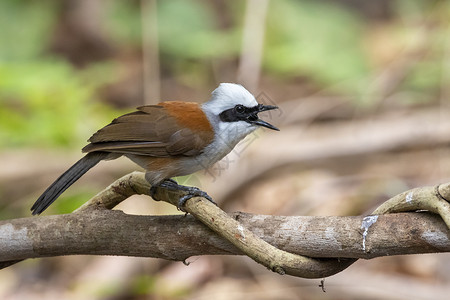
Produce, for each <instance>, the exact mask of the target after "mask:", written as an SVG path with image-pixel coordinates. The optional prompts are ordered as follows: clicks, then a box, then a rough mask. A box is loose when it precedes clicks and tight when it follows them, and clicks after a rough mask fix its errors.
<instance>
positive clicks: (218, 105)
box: [203, 83, 258, 115]
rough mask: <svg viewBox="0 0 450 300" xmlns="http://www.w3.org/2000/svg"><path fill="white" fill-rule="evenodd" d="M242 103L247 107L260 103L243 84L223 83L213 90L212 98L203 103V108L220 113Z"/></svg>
mask: <svg viewBox="0 0 450 300" xmlns="http://www.w3.org/2000/svg"><path fill="white" fill-rule="evenodd" d="M238 104H242V105H244V106H246V107H253V106H256V105H258V102H256V99H255V97H254V96H253V95H252V94H251V93H250V92H249V91H247V90H246V89H245V88H244V87H243V86H242V85H240V84H235V83H221V84H220V85H219V87H218V88H216V89H215V90H214V91H213V92H212V97H211V100H209V101H208V102H206V103H205V104H203V109H204V110H205V111H208V112H209V113H213V114H215V115H219V114H220V113H221V112H223V111H224V110H227V109H230V108H233V107H235V106H236V105H238Z"/></svg>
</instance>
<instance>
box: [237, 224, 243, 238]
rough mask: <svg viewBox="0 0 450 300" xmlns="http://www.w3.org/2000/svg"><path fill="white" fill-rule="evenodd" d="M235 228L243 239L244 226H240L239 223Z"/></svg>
mask: <svg viewBox="0 0 450 300" xmlns="http://www.w3.org/2000/svg"><path fill="white" fill-rule="evenodd" d="M237 230H238V231H239V234H240V235H241V237H242V239H243V240H244V241H245V233H244V227H242V225H240V224H239V225H238V227H237Z"/></svg>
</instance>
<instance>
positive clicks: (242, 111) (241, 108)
mask: <svg viewBox="0 0 450 300" xmlns="http://www.w3.org/2000/svg"><path fill="white" fill-rule="evenodd" d="M234 109H235V110H236V112H237V113H240V114H243V113H244V112H245V107H244V106H243V105H236V106H235V108H234Z"/></svg>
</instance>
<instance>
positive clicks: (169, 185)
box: [150, 179, 217, 211]
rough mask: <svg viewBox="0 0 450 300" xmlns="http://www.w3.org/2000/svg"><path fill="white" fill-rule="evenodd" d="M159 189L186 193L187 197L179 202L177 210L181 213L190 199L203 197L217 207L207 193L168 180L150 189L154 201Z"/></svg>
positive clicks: (183, 197)
mask: <svg viewBox="0 0 450 300" xmlns="http://www.w3.org/2000/svg"><path fill="white" fill-rule="evenodd" d="M157 187H162V188H166V189H168V190H172V191H183V192H186V195H184V196H182V197H181V198H180V199H179V200H178V205H177V209H178V210H181V211H184V209H183V207H184V205H185V204H186V201H188V200H189V199H191V198H194V197H203V198H205V199H207V200H208V201H209V202H211V203H213V204H214V205H217V204H216V202H214V201H213V199H212V198H211V197H210V196H209V195H208V194H207V193H206V192H204V191H202V190H200V189H199V188H197V187H192V186H185V185H181V184H178V183H177V182H176V181H175V180H173V179H166V180H164V181H163V182H161V183H160V184H159V185H156V186H152V187H151V188H150V196H151V197H152V198H153V199H155V197H153V196H154V195H155V192H156V188H157Z"/></svg>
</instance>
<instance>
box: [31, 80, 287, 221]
mask: <svg viewBox="0 0 450 300" xmlns="http://www.w3.org/2000/svg"><path fill="white" fill-rule="evenodd" d="M277 108H278V107H276V106H272V105H263V104H258V102H257V101H256V99H255V97H254V96H253V95H252V94H251V93H250V92H249V91H247V90H246V89H245V88H244V87H243V86H241V85H238V84H233V83H221V84H220V85H219V87H218V88H216V89H215V90H214V91H213V92H212V96H211V99H210V100H209V101H208V102H206V103H203V104H198V103H194V102H179V101H170V102H161V103H159V104H157V105H148V106H141V107H138V108H137V111H135V112H132V113H128V114H125V115H123V116H120V117H118V118H116V119H114V120H113V121H112V122H111V123H110V124H109V125H107V126H105V127H103V128H102V129H100V130H98V131H97V132H96V133H95V134H94V135H92V137H91V138H90V139H89V140H88V142H89V144H88V145H87V146H85V147H84V148H83V149H82V151H83V152H85V153H87V154H86V155H85V156H84V157H83V158H81V159H80V160H79V161H78V162H76V163H75V164H74V165H73V166H72V167H70V168H69V169H68V170H67V171H66V172H64V173H63V174H62V175H61V176H60V177H59V178H58V179H56V181H55V182H54V183H53V184H52V185H50V186H49V187H48V188H47V190H46V191H45V192H44V193H43V194H42V195H41V196H40V197H39V199H38V200H37V201H36V202H35V203H34V205H33V206H32V208H31V211H32V213H33V215H36V214H40V213H42V212H43V211H44V210H45V209H46V208H47V207H48V206H49V205H50V204H52V203H53V202H54V201H55V200H56V199H57V198H58V197H59V195H61V193H63V192H64V191H65V190H66V189H67V188H68V187H69V186H71V185H72V184H73V183H74V182H75V181H77V180H78V179H79V178H80V177H81V176H82V175H83V174H84V173H86V172H87V171H88V170H89V169H91V168H92V167H94V166H95V165H96V164H97V163H98V162H100V161H101V160H111V159H116V158H118V157H120V156H122V155H124V156H126V157H128V158H129V159H131V160H132V161H133V162H135V163H136V164H138V165H139V166H141V167H143V168H144V169H145V170H146V175H145V177H146V179H147V181H148V182H149V183H150V184H151V185H152V187H156V186H164V187H166V188H172V189H183V190H186V191H187V192H188V194H187V195H186V196H184V197H183V198H181V199H180V202H179V208H181V206H182V205H183V204H184V202H185V201H186V200H187V199H189V198H191V197H193V196H204V197H206V198H208V199H209V200H211V198H210V197H209V196H208V195H207V194H206V193H205V192H203V191H201V190H199V189H197V188H193V187H186V186H182V185H178V184H177V183H176V182H175V181H173V180H171V178H172V177H176V176H184V175H188V174H191V173H194V172H196V171H199V170H201V169H205V168H208V167H210V166H211V165H213V164H214V163H216V162H217V161H219V160H220V159H222V158H223V157H224V156H225V155H227V154H228V153H229V152H230V151H231V150H232V149H233V148H234V147H235V146H236V144H237V143H238V142H239V141H241V140H242V139H243V138H244V137H246V136H247V135H248V134H249V133H251V132H253V131H254V130H256V129H257V128H258V127H261V126H262V127H266V128H270V129H273V130H278V128H276V127H275V126H273V125H271V124H269V123H267V122H265V121H263V120H261V119H260V118H259V117H258V113H260V112H263V111H267V110H272V109H277ZM211 201H212V200H211Z"/></svg>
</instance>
